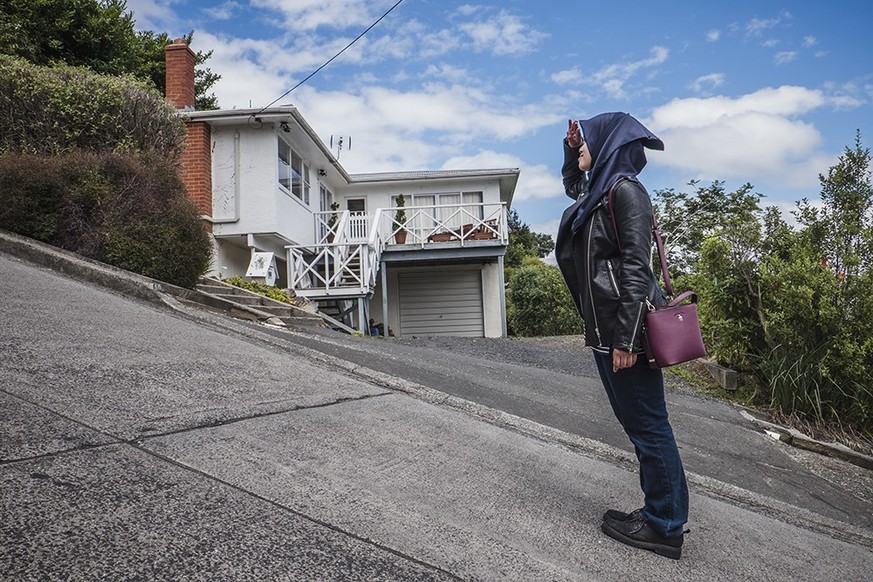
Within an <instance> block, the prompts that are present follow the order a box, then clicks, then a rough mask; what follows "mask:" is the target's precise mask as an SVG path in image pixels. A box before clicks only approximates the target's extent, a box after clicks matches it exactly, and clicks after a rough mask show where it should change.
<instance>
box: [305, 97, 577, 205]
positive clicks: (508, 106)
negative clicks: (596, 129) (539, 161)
mask: <svg viewBox="0 0 873 582" xmlns="http://www.w3.org/2000/svg"><path fill="white" fill-rule="evenodd" d="M294 95H295V99H294V102H295V104H297V106H298V108H299V109H300V111H301V113H302V114H303V115H304V117H305V118H306V119H307V121H309V123H310V125H312V127H314V128H316V130H317V131H318V132H319V135H321V136H322V140H323V141H327V139H326V136H327V137H329V136H330V135H331V134H342V135H351V136H353V139H354V144H355V145H354V148H353V149H352V150H351V151H349V152H344V153H343V157H342V160H341V162H342V164H343V166H345V167H346V169H348V170H349V171H350V172H376V171H396V170H410V169H434V168H437V167H441V166H442V165H443V163H444V160H446V159H451V160H455V161H457V160H459V159H461V156H459V152H466V151H470V150H471V149H472V150H474V151H475V149H476V147H477V145H476V144H477V142H487V143H489V144H492V145H490V148H492V149H493V148H494V144H499V143H501V142H506V141H510V140H512V139H515V138H518V137H522V136H525V135H529V134H531V133H534V132H536V131H537V130H538V129H540V128H542V127H547V126H549V125H552V124H554V123H556V122H558V121H559V119H560V118H559V117H558V116H556V115H555V114H553V113H552V111H554V110H555V108H554V107H553V106H550V105H549V104H548V103H546V104H534V105H526V106H525V105H522V106H515V107H514V106H513V104H512V103H510V102H507V101H505V100H502V98H501V97H497V96H495V95H493V94H489V93H487V92H483V91H480V90H478V89H476V88H474V87H465V86H459V85H448V84H439V83H432V84H429V85H427V86H425V87H423V88H421V89H419V90H413V91H406V92H401V91H396V90H392V89H389V88H386V87H380V86H368V87H364V88H361V89H359V91H358V92H357V93H355V94H352V93H349V92H341V91H337V92H319V91H316V90H314V89H312V88H310V87H307V86H304V87H301V88H300V89H299V90H298V91H297V92H295V94H294ZM480 155H484V154H480ZM496 155H498V154H493V155H492V157H493V156H496ZM491 164H498V166H499V167H517V166H520V165H521V164H520V162H519V161H518V160H517V159H508V158H507V159H504V160H499V161H498V160H496V158H495V159H494V160H492V162H491ZM447 167H448V166H447ZM480 167H481V166H480ZM542 172H543V173H547V170H546V169H543V170H542ZM524 173H525V174H527V173H528V170H524ZM534 175H536V174H534ZM525 179H526V180H532V176H526V177H525ZM550 186H551V185H550ZM520 190H522V191H523V190H524V188H520ZM541 190H542V191H543V192H546V191H547V193H544V194H542V195H554V194H555V192H562V191H563V190H561V189H560V183H559V184H558V190H554V189H553V188H551V187H550V188H548V189H540V188H536V189H534V188H533V187H531V191H535V192H540V191H541ZM536 195H540V194H536Z"/></svg>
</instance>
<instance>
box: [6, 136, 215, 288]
mask: <svg viewBox="0 0 873 582" xmlns="http://www.w3.org/2000/svg"><path fill="white" fill-rule="evenodd" d="M0 184H3V188H2V189H0V228H5V229H8V230H11V231H14V232H17V233H19V234H22V235H24V236H29V237H32V238H35V239H38V240H41V241H44V242H47V243H49V244H52V245H55V246H59V247H61V248H65V249H68V250H70V251H73V252H76V253H79V254H81V255H83V256H86V257H89V258H92V259H96V260H98V261H103V262H106V263H109V264H112V265H115V266H117V267H121V268H123V269H128V270H131V271H134V272H136V273H140V274H142V275H146V276H148V277H152V278H155V279H159V280H161V281H166V282H168V283H172V284H175V285H180V286H183V287H193V286H194V285H195V284H196V282H197V279H198V278H199V277H200V276H201V275H202V274H203V273H204V272H205V271H206V268H207V267H208V265H209V259H210V255H211V250H212V249H211V242H210V239H209V235H208V233H207V232H206V231H205V230H204V228H203V224H202V221H201V220H200V217H199V215H198V213H197V210H196V208H195V207H194V204H193V203H192V202H191V201H190V200H189V199H188V197H187V195H186V194H185V190H184V187H183V186H182V183H181V180H180V178H179V174H178V170H177V167H176V164H175V162H172V161H170V160H167V159H166V158H165V157H163V156H162V155H160V154H158V153H156V152H139V153H125V154H119V153H109V152H103V153H95V152H81V151H78V152H72V153H67V154H63V155H58V156H45V155H36V154H11V153H9V154H6V155H0Z"/></svg>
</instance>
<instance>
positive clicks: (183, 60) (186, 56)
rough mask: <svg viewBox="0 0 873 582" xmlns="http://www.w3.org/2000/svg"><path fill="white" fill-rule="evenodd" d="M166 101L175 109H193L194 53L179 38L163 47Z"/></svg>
mask: <svg viewBox="0 0 873 582" xmlns="http://www.w3.org/2000/svg"><path fill="white" fill-rule="evenodd" d="M164 59H165V61H166V64H167V74H166V82H167V101H170V102H171V103H172V104H173V105H175V106H176V109H189V110H190V109H194V51H192V50H191V49H190V48H188V45H187V44H186V43H185V41H184V40H183V39H181V38H177V39H176V40H174V41H173V44H170V45H167V46H166V47H164Z"/></svg>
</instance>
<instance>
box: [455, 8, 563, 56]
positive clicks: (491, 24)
mask: <svg viewBox="0 0 873 582" xmlns="http://www.w3.org/2000/svg"><path fill="white" fill-rule="evenodd" d="M458 28H459V29H460V30H461V31H462V32H464V33H465V34H466V35H467V36H469V37H470V39H471V40H472V41H473V48H474V49H475V50H476V51H480V52H493V53H494V54H496V55H514V54H524V53H528V52H531V51H533V50H534V49H535V48H536V47H537V45H538V44H539V43H540V41H542V40H543V39H544V38H546V36H547V35H546V34H544V33H542V32H539V31H537V30H534V29H532V28H530V27H528V26H527V25H525V24H524V23H523V22H522V20H521V19H520V18H518V17H517V16H514V15H512V14H510V13H508V12H506V11H501V12H500V13H498V14H497V16H496V17H488V18H486V19H483V20H479V21H477V22H468V23H464V24H461V25H460V26H459V27H458Z"/></svg>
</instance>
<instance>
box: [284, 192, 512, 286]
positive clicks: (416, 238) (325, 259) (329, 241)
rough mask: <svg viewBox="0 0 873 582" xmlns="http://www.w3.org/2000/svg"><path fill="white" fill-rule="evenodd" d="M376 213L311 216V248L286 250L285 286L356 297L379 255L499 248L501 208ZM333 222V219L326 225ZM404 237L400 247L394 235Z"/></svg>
mask: <svg viewBox="0 0 873 582" xmlns="http://www.w3.org/2000/svg"><path fill="white" fill-rule="evenodd" d="M398 210H400V209H399V208H397V207H392V208H380V209H377V210H376V212H375V214H373V215H372V216H369V215H366V214H363V213H357V212H354V213H352V212H349V211H348V210H346V211H343V212H330V211H328V212H316V213H314V215H313V217H314V220H315V232H316V234H317V236H316V240H317V242H316V243H315V244H314V245H288V246H287V247H286V251H287V264H288V284H289V286H290V287H291V288H292V289H294V290H295V291H297V293H298V294H300V295H303V296H310V297H312V296H315V297H319V296H320V297H360V296H363V295H367V294H368V293H370V292H371V291H372V289H373V288H374V287H375V285H376V279H377V275H378V273H379V265H380V260H381V256H382V253H383V252H384V251H385V250H386V249H388V250H404V249H410V250H411V249H415V248H420V249H421V248H424V247H428V248H431V247H432V246H436V245H442V244H446V243H454V246H460V247H464V246H471V245H476V244H479V245H482V244H485V245H489V244H497V245H505V244H507V242H508V229H507V222H506V221H507V217H506V205H505V204H504V203H502V202H501V203H474V204H458V205H451V206H448V205H443V206H410V207H406V208H403V210H404V212H405V214H406V220H403V221H398V220H397V219H396V214H397V211H398ZM332 218H335V220H332ZM402 232H405V233H406V236H405V242H398V236H397V235H398V234H399V233H402Z"/></svg>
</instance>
